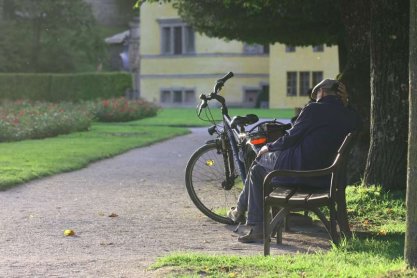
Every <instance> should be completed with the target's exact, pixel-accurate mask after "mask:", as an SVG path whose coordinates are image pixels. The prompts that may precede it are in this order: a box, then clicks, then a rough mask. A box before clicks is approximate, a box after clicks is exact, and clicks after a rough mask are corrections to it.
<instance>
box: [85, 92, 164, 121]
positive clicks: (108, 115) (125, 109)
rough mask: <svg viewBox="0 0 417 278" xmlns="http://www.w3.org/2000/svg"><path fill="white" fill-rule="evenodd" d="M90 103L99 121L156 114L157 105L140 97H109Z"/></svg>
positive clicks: (132, 118) (134, 118)
mask: <svg viewBox="0 0 417 278" xmlns="http://www.w3.org/2000/svg"><path fill="white" fill-rule="evenodd" d="M90 105H91V110H92V111H93V113H94V115H95V119H96V120H98V121H100V122H127V121H133V120H140V119H143V118H148V117H153V116H156V114H157V112H158V109H159V108H158V106H156V105H155V104H153V103H150V102H147V101H145V100H142V99H138V100H127V99H126V98H123V97H121V98H111V99H104V100H97V101H95V102H93V103H91V104H90Z"/></svg>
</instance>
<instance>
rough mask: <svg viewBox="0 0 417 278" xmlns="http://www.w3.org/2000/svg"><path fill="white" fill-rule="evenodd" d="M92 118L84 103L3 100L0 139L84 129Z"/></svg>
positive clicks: (13, 139)
mask: <svg viewBox="0 0 417 278" xmlns="http://www.w3.org/2000/svg"><path fill="white" fill-rule="evenodd" d="M92 119H93V115H92V114H91V112H90V111H89V110H88V109H87V106H86V105H81V104H72V103H60V104H55V103H47V102H31V101H23V100H18V101H15V102H11V101H4V102H3V103H2V105H0V142H3V141H18V140H24V139H40V138H46V137H52V136H56V135H59V134H66V133H71V132H75V131H84V130H87V129H88V128H89V127H90V125H91V122H92Z"/></svg>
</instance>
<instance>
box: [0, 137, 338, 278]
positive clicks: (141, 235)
mask: <svg viewBox="0 0 417 278" xmlns="http://www.w3.org/2000/svg"><path fill="white" fill-rule="evenodd" d="M192 131H193V132H192V134H190V135H186V136H182V137H178V138H175V139H172V140H169V141H165V142H162V143H158V144H155V145H153V146H150V147H145V148H140V149H135V150H132V151H129V152H127V153H125V154H122V155H119V156H117V157H114V158H111V159H107V160H103V161H100V162H97V163H93V164H91V165H90V166H89V167H87V168H85V169H82V170H80V171H74V172H70V173H64V174H60V175H56V176H52V177H49V178H44V179H40V180H36V181H33V182H30V183H27V184H23V185H21V186H18V187H16V188H13V189H11V190H8V191H4V192H0V208H1V217H0V277H154V276H159V275H158V272H154V271H150V270H148V269H147V268H148V267H149V265H151V264H152V263H153V262H155V260H156V259H157V258H158V257H161V256H164V255H167V254H169V253H170V252H175V251H192V252H203V253H206V254H234V255H251V254H262V252H263V246H262V245H261V244H241V243H239V242H237V237H238V234H236V233H234V232H233V231H232V230H233V229H234V228H235V227H234V226H228V225H223V224H219V223H216V222H214V221H212V220H210V219H208V218H207V217H205V216H204V215H203V214H202V213H201V212H200V211H198V210H197V209H196V208H195V207H194V205H193V204H192V202H191V200H190V198H189V197H188V195H187V192H186V189H185V185H184V169H185V165H186V163H187V161H188V159H189V157H190V156H191V154H192V153H193V151H194V150H195V149H196V148H197V147H198V146H200V145H202V144H203V143H204V142H205V141H206V140H208V139H210V136H209V135H208V133H207V131H206V130H205V129H193V130H192ZM66 229H72V230H74V231H75V236H73V237H68V236H64V230H66ZM302 230H303V231H304V232H308V233H300V232H290V233H285V234H284V239H283V241H284V244H283V245H281V246H277V245H275V244H272V249H271V253H272V254H273V255H276V254H282V253H288V252H290V253H293V252H313V251H316V250H318V249H327V248H329V246H330V243H329V238H328V236H327V234H326V233H325V232H324V231H323V230H322V229H321V228H319V227H312V228H311V227H310V228H308V229H307V228H303V229H302Z"/></svg>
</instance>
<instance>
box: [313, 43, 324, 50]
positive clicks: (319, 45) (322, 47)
mask: <svg viewBox="0 0 417 278" xmlns="http://www.w3.org/2000/svg"><path fill="white" fill-rule="evenodd" d="M313 52H324V45H322V44H318V45H313Z"/></svg>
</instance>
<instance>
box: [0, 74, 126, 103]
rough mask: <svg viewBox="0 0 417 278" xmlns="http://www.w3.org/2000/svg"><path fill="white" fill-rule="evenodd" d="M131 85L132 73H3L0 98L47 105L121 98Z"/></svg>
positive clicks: (0, 76)
mask: <svg viewBox="0 0 417 278" xmlns="http://www.w3.org/2000/svg"><path fill="white" fill-rule="evenodd" d="M131 85H132V77H131V75H130V74H129V73H123V72H104V73H76V74H49V73H48V74H46V73H45V74H34V73H2V74H0V99H9V100H19V99H28V100H35V101H36V100H39V101H48V102H61V101H72V102H77V101H80V100H94V99H98V98H102V99H105V98H112V97H122V96H124V95H125V91H126V90H127V89H128V88H130V87H131Z"/></svg>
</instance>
